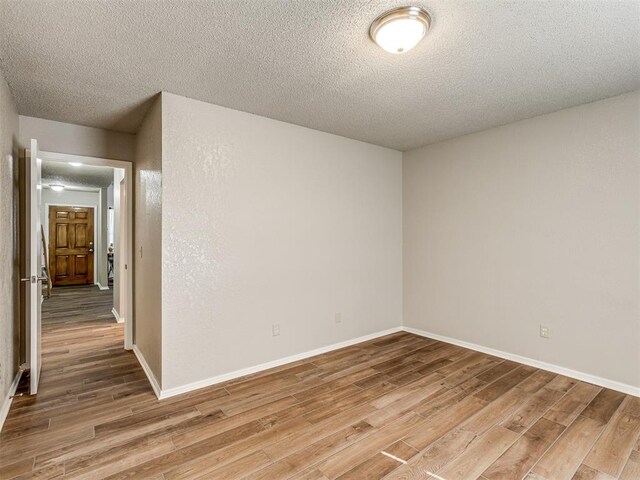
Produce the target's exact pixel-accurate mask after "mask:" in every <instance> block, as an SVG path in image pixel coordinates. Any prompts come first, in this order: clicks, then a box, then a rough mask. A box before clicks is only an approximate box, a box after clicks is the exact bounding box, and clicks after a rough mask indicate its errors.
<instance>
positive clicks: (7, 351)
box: [0, 74, 20, 424]
mask: <svg viewBox="0 0 640 480" xmlns="http://www.w3.org/2000/svg"><path fill="white" fill-rule="evenodd" d="M17 164H18V113H17V111H16V107H15V104H14V103H13V98H12V97H11V92H10V91H9V87H8V85H7V83H6V82H5V80H4V78H3V77H2V74H0V413H1V412H2V411H3V410H2V409H3V406H4V405H5V402H6V400H7V395H8V393H9V388H10V386H11V383H12V382H13V379H14V378H15V375H16V372H17V371H18V365H19V351H20V347H19V339H20V337H19V335H20V333H19V332H20V328H19V315H18V275H19V273H18V272H19V271H18V251H17V250H16V247H17V245H18V243H17V230H18V223H17V181H18V179H17V171H18V168H17ZM2 420H3V418H0V424H1V423H2Z"/></svg>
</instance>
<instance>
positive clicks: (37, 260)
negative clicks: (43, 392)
mask: <svg viewBox="0 0 640 480" xmlns="http://www.w3.org/2000/svg"><path fill="white" fill-rule="evenodd" d="M41 165H42V162H41V160H40V159H39V158H38V142H37V140H34V139H31V145H30V148H29V149H27V150H26V155H25V167H26V168H25V180H26V182H25V183H26V185H25V186H26V188H25V190H26V192H25V193H26V195H25V199H26V203H27V205H26V209H25V213H26V238H25V240H26V243H25V249H26V251H27V255H26V259H27V265H26V271H27V274H28V277H26V278H23V279H22V281H24V282H26V283H27V284H28V286H27V288H26V289H25V292H26V302H25V306H26V309H27V311H26V312H25V313H26V315H25V316H26V324H27V343H26V347H27V352H26V353H27V358H28V360H29V371H30V374H29V390H30V393H31V394H32V395H34V394H36V393H38V381H39V380H40V365H41V354H40V346H41V336H42V310H41V307H42V284H41V281H42V277H41V275H42V242H41V239H40V235H41V226H40V205H41V203H42V197H41V191H42V190H41V188H42V185H41V171H42V170H41Z"/></svg>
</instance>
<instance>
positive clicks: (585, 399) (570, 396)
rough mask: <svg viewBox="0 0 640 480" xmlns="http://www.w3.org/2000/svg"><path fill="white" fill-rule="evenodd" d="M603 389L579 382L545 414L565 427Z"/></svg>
mask: <svg viewBox="0 0 640 480" xmlns="http://www.w3.org/2000/svg"><path fill="white" fill-rule="evenodd" d="M601 390H602V389H601V388H600V387H596V386H595V385H591V384H589V383H584V382H579V383H578V384H577V385H575V386H574V387H573V388H572V389H571V390H569V392H568V393H567V394H566V395H565V396H564V397H563V398H562V400H560V401H559V402H558V403H557V404H556V405H554V406H553V408H551V409H550V410H549V411H548V412H547V413H546V414H545V418H547V419H548V420H551V421H552V422H556V423H559V424H561V425H564V426H565V427H566V426H568V425H571V422H573V421H574V420H575V419H576V417H577V416H578V415H580V414H581V413H582V411H583V410H584V409H585V408H586V407H587V405H589V403H591V401H592V400H593V399H594V398H595V396H596V395H598V393H600V391H601Z"/></svg>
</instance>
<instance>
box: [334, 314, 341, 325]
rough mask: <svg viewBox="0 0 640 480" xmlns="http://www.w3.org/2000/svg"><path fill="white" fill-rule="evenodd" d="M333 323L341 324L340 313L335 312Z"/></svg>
mask: <svg viewBox="0 0 640 480" xmlns="http://www.w3.org/2000/svg"><path fill="white" fill-rule="evenodd" d="M335 321H336V324H340V323H342V313H340V312H336V316H335Z"/></svg>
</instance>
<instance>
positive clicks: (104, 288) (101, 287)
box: [96, 282, 109, 290]
mask: <svg viewBox="0 0 640 480" xmlns="http://www.w3.org/2000/svg"><path fill="white" fill-rule="evenodd" d="M96 285H97V286H98V288H99V289H100V290H109V287H103V286H102V284H101V283H100V282H96Z"/></svg>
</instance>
